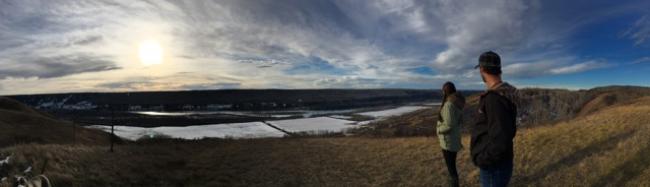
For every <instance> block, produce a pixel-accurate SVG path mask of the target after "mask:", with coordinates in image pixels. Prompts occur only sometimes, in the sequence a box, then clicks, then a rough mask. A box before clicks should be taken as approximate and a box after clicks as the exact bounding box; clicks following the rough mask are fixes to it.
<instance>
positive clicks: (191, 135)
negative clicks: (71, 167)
mask: <svg viewBox="0 0 650 187" xmlns="http://www.w3.org/2000/svg"><path fill="white" fill-rule="evenodd" d="M89 127H90V128H96V129H101V130H104V131H106V132H111V127H110V126H103V125H93V126H89ZM115 135H117V136H119V137H122V138H125V139H129V140H137V139H139V138H141V137H154V136H160V135H163V136H170V137H172V138H182V139H201V138H226V137H230V138H265V137H283V136H284V135H285V133H283V132H282V131H279V130H277V129H274V128H272V127H269V126H268V125H266V124H264V123H262V122H250V123H230V124H217V125H196V126H187V127H153V128H143V127H129V126H115Z"/></svg>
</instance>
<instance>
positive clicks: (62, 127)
mask: <svg viewBox="0 0 650 187" xmlns="http://www.w3.org/2000/svg"><path fill="white" fill-rule="evenodd" d="M74 130H75V132H73V126H72V124H71V123H67V122H63V121H59V120H56V119H54V118H53V117H52V116H50V115H48V114H45V113H42V112H40V111H37V110H34V109H32V108H31V107H28V106H26V105H24V104H21V103H19V102H17V101H15V100H13V99H9V98H6V97H0V147H6V146H10V145H15V144H23V143H48V144H70V143H73V141H76V143H80V144H101V143H104V144H106V143H107V142H108V139H109V136H108V134H106V133H103V132H101V131H97V130H90V129H85V128H76V129H74ZM73 133H74V134H76V140H75V139H73V136H72V135H73Z"/></svg>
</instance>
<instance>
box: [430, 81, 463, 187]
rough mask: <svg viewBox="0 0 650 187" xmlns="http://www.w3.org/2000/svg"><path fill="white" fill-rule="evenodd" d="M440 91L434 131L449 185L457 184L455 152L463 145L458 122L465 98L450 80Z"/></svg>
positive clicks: (461, 114)
mask: <svg viewBox="0 0 650 187" xmlns="http://www.w3.org/2000/svg"><path fill="white" fill-rule="evenodd" d="M442 92H443V99H442V105H441V106H440V110H439V112H438V124H437V126H436V133H437V134H438V139H439V141H440V147H441V148H442V155H443V156H444V158H445V163H446V164H447V170H448V171H449V176H450V177H451V179H450V185H451V186H458V171H457V170H456V153H457V152H458V151H460V149H461V148H462V147H463V145H462V144H461V142H460V124H461V119H462V118H463V107H464V106H465V98H464V97H463V95H461V94H460V92H456V86H454V84H453V83H451V82H446V83H445V84H444V85H443V86H442Z"/></svg>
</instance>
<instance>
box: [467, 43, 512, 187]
mask: <svg viewBox="0 0 650 187" xmlns="http://www.w3.org/2000/svg"><path fill="white" fill-rule="evenodd" d="M475 68H480V72H481V77H482V78H483V82H485V85H486V86H487V91H486V92H485V93H483V94H482V95H481V99H480V101H479V109H478V121H477V122H476V124H475V125H474V126H472V128H471V133H472V140H471V144H470V149H471V150H470V152H471V155H472V162H473V163H474V165H476V166H478V167H479V168H480V182H481V186H507V185H508V183H509V182H510V177H511V176H512V170H513V157H514V154H513V146H512V145H513V139H514V137H515V134H516V132H517V126H516V117H517V106H516V104H515V101H516V96H517V94H516V92H517V89H516V88H515V87H513V86H511V85H510V84H508V83H506V82H503V81H502V80H501V58H500V57H499V55H498V54H496V53H495V52H492V51H488V52H485V53H483V54H481V56H480V57H479V64H478V65H477V66H476V67H475Z"/></svg>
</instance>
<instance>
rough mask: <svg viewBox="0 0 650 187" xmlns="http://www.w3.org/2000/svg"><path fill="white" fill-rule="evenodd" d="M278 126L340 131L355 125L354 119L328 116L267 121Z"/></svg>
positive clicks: (288, 128)
mask: <svg viewBox="0 0 650 187" xmlns="http://www.w3.org/2000/svg"><path fill="white" fill-rule="evenodd" d="M267 122H268V123H270V124H272V125H273V126H276V127H278V128H281V129H284V130H286V131H289V132H323V131H327V132H342V131H343V130H345V129H348V128H354V127H357V126H356V125H355V122H354V121H348V120H343V119H335V118H330V117H315V118H302V119H290V120H278V121H267Z"/></svg>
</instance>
